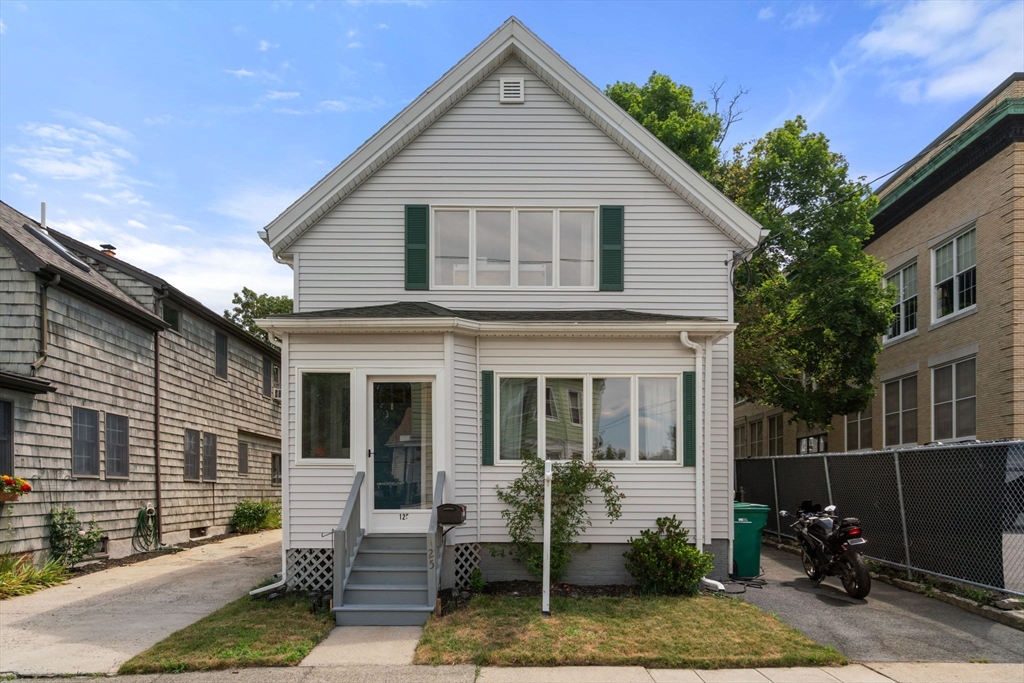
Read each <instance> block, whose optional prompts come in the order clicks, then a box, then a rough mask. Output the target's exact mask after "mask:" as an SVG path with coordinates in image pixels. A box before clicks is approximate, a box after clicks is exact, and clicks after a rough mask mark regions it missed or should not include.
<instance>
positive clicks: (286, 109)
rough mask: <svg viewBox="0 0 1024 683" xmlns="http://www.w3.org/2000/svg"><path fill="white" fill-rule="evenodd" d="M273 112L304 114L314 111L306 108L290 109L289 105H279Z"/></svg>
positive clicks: (292, 114)
mask: <svg viewBox="0 0 1024 683" xmlns="http://www.w3.org/2000/svg"><path fill="white" fill-rule="evenodd" d="M274 113H275V114H288V115H290V116H306V115H308V114H312V113H314V112H312V111H309V110H307V109H292V108H290V107H279V108H277V109H275V110H274Z"/></svg>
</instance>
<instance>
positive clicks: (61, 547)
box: [50, 506, 103, 567]
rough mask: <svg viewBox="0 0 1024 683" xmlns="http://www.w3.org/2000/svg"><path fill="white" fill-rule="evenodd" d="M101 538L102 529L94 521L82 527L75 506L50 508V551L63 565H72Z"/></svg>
mask: <svg viewBox="0 0 1024 683" xmlns="http://www.w3.org/2000/svg"><path fill="white" fill-rule="evenodd" d="M101 538H103V529H101V528H100V527H99V526H97V524H96V522H89V524H88V526H86V527H85V528H83V525H82V522H81V521H80V520H79V519H78V513H77V512H75V508H73V507H69V506H65V507H59V508H53V509H52V510H50V553H51V554H52V555H53V557H54V558H55V559H56V560H58V561H59V562H60V563H61V564H63V565H64V566H65V567H74V566H75V565H76V564H78V563H79V562H81V561H82V558H83V557H85V556H86V555H90V554H92V551H93V548H95V547H96V544H97V543H99V542H100V539H101Z"/></svg>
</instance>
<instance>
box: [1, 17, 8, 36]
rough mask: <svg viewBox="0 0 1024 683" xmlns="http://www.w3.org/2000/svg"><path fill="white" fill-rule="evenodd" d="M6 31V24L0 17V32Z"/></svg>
mask: <svg viewBox="0 0 1024 683" xmlns="http://www.w3.org/2000/svg"><path fill="white" fill-rule="evenodd" d="M4 33H7V24H5V23H4V20H3V19H0V34H4Z"/></svg>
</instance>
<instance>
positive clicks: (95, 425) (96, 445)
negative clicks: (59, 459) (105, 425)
mask: <svg viewBox="0 0 1024 683" xmlns="http://www.w3.org/2000/svg"><path fill="white" fill-rule="evenodd" d="M71 421H72V434H71V454H72V455H71V459H72V473H73V474H79V475H85V476H97V477H98V476H99V474H100V435H99V431H100V429H99V424H100V414H99V413H97V412H96V411H95V410H86V409H85V408H75V409H74V411H72V417H71Z"/></svg>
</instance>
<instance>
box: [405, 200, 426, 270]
mask: <svg viewBox="0 0 1024 683" xmlns="http://www.w3.org/2000/svg"><path fill="white" fill-rule="evenodd" d="M429 276H430V207H429V206H425V205H422V204H417V205H412V204H410V205H407V206H406V207H405V288H406V289H430V284H429V280H428V278H429Z"/></svg>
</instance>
